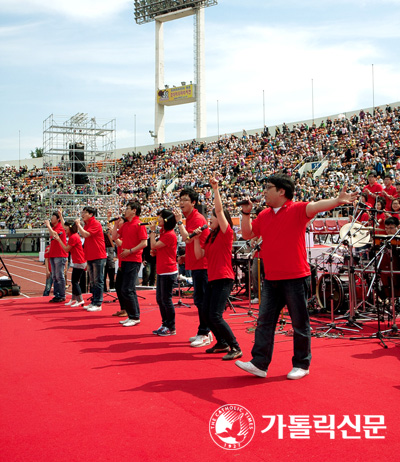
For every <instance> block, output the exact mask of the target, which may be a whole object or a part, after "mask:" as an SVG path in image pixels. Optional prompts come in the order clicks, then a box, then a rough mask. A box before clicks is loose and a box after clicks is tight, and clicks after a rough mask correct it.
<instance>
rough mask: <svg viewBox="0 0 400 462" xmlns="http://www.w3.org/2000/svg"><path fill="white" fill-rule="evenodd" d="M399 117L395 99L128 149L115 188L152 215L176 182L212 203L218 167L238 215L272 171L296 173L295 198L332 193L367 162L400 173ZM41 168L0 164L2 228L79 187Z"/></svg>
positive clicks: (362, 172)
mask: <svg viewBox="0 0 400 462" xmlns="http://www.w3.org/2000/svg"><path fill="white" fill-rule="evenodd" d="M399 117H400V107H395V108H393V109H392V108H391V107H390V106H387V107H386V109H381V108H376V110H375V113H374V115H372V114H371V113H369V112H364V111H363V110H361V111H360V112H359V113H358V114H353V115H352V116H350V117H348V118H347V117H345V116H342V117H340V118H337V119H334V120H330V119H327V120H325V121H323V122H322V123H321V124H320V125H319V126H316V125H315V124H314V125H312V126H307V125H306V124H295V125H293V127H291V128H289V127H288V126H287V125H286V124H283V125H282V127H281V128H279V127H276V128H275V130H274V133H271V132H270V130H269V129H268V128H267V127H265V129H264V131H263V133H260V134H255V135H248V134H247V133H246V131H243V135H242V136H241V137H237V136H234V135H225V136H223V137H221V138H220V139H219V140H218V141H214V142H209V143H204V142H197V141H193V142H191V143H188V144H181V145H176V146H174V147H172V148H170V149H166V148H164V147H163V146H161V145H160V146H159V147H158V148H157V149H155V150H153V151H150V152H147V153H126V154H125V155H123V156H122V158H121V159H120V160H119V162H118V174H117V184H116V191H117V193H118V195H119V196H120V202H121V205H124V203H126V202H127V201H128V200H130V199H132V198H136V199H138V200H139V201H140V202H141V203H142V204H143V209H142V216H154V215H155V213H156V211H157V210H159V209H161V208H163V207H166V208H171V207H174V206H175V205H176V198H177V197H178V195H179V194H178V193H179V190H180V189H181V188H183V187H184V186H192V187H194V188H195V189H196V190H197V191H198V192H199V194H200V202H201V203H203V204H204V205H205V206H206V207H207V209H209V210H210V209H211V204H212V197H211V188H210V186H209V184H208V178H209V176H210V174H211V173H215V172H219V173H220V175H221V177H222V180H221V183H222V188H221V194H222V200H223V202H224V203H225V204H226V206H227V207H228V208H229V209H230V211H231V213H232V214H233V215H235V214H237V213H238V211H239V210H238V208H237V207H236V202H237V200H239V199H240V198H243V197H244V196H250V197H256V198H259V199H260V198H261V191H262V188H261V187H260V185H261V184H262V182H263V181H264V179H265V178H266V177H268V175H270V174H272V173H276V172H281V173H287V174H289V175H292V176H294V178H295V181H296V194H295V200H314V199H315V200H318V199H321V198H325V197H331V196H333V195H335V194H336V192H337V190H338V189H339V188H341V186H342V185H343V184H345V183H347V184H349V185H350V186H351V187H353V188H356V189H358V190H361V189H362V187H363V186H364V185H365V184H366V177H367V173H368V171H369V170H371V169H374V170H376V171H377V173H378V175H379V177H378V181H380V182H382V181H383V177H384V175H385V174H391V175H392V176H393V178H394V181H400V125H399V123H400V121H399ZM271 131H272V130H271ZM322 161H326V167H325V168H324V170H323V171H322V172H321V173H320V174H319V175H318V176H316V175H314V174H315V171H313V170H312V171H308V172H306V173H304V174H301V167H302V166H303V165H304V164H305V163H307V162H316V163H320V162H322ZM45 169H46V166H44V168H36V167H35V168H33V169H31V170H28V169H27V167H24V166H21V167H20V168H16V167H0V174H1V182H0V191H1V194H0V202H1V210H0V227H1V228H3V229H5V228H8V229H10V230H14V229H20V228H31V227H32V228H36V227H41V226H42V223H43V220H44V219H45V217H46V213H48V194H46V191H47V189H49V190H50V191H49V192H50V193H51V194H59V193H60V192H63V193H65V191H69V192H71V194H79V193H80V192H79V191H78V192H77V191H76V189H74V188H75V186H74V185H72V184H71V183H70V184H68V183H66V182H65V180H63V181H56V182H54V184H52V185H50V186H46V185H45V181H44V175H45ZM87 187H89V188H90V185H89V186H87ZM81 192H83V191H81ZM87 192H90V191H85V193H87ZM107 192H108V193H112V192H113V189H112V188H111V187H109V188H108V189H107Z"/></svg>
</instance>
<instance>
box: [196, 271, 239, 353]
mask: <svg viewBox="0 0 400 462" xmlns="http://www.w3.org/2000/svg"><path fill="white" fill-rule="evenodd" d="M232 287H233V280H232V279H217V280H216V281H209V282H208V284H207V289H206V293H205V296H204V311H205V314H206V317H207V320H208V325H209V326H210V329H211V331H212V333H213V334H214V335H215V338H216V340H217V342H218V343H221V344H224V345H229V346H230V347H231V348H239V344H238V342H237V340H236V337H235V336H234V335H233V332H232V329H231V328H230V327H229V324H228V323H227V322H226V321H225V320H224V318H223V314H224V311H225V308H226V302H227V300H228V297H229V295H230V293H231V291H232Z"/></svg>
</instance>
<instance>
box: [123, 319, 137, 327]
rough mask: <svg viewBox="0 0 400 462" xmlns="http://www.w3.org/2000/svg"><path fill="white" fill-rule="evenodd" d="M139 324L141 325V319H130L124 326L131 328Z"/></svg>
mask: <svg viewBox="0 0 400 462" xmlns="http://www.w3.org/2000/svg"><path fill="white" fill-rule="evenodd" d="M137 324H140V319H129V320H128V321H127V322H124V324H122V325H123V326H124V327H131V326H136V325H137Z"/></svg>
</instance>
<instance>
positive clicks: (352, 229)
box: [339, 223, 370, 247]
mask: <svg viewBox="0 0 400 462" xmlns="http://www.w3.org/2000/svg"><path fill="white" fill-rule="evenodd" d="M339 236H340V239H348V240H349V242H350V244H351V245H352V246H353V247H363V246H364V245H366V244H368V243H369V240H370V235H369V231H368V230H367V229H365V227H364V226H363V225H361V224H360V223H346V224H345V225H344V226H342V228H341V229H340V231H339Z"/></svg>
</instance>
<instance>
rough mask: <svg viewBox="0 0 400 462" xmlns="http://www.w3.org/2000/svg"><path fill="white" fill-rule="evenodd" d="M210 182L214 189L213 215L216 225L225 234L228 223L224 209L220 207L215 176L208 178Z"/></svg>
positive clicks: (220, 202)
mask: <svg viewBox="0 0 400 462" xmlns="http://www.w3.org/2000/svg"><path fill="white" fill-rule="evenodd" d="M210 184H211V187H212V188H213V191H214V207H215V215H216V216H217V220H218V225H219V228H220V230H221V231H222V232H223V233H224V234H225V233H226V230H227V229H228V226H229V223H228V220H227V219H226V217H225V214H224V209H223V207H222V201H221V196H220V194H219V189H218V180H217V179H216V178H215V177H212V178H210Z"/></svg>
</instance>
